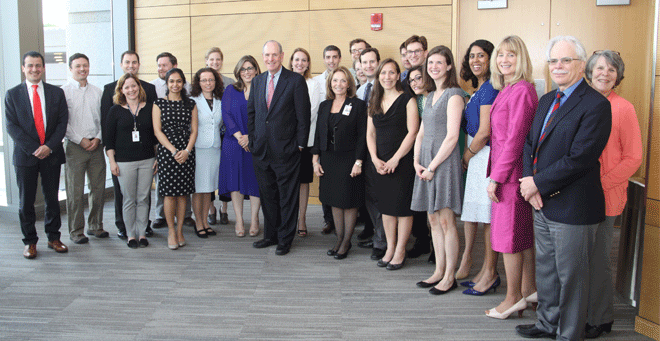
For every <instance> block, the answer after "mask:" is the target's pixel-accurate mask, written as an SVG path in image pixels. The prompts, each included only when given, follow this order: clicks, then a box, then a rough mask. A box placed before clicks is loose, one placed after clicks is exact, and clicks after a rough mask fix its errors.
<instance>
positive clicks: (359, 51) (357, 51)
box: [351, 49, 364, 54]
mask: <svg viewBox="0 0 660 341" xmlns="http://www.w3.org/2000/svg"><path fill="white" fill-rule="evenodd" d="M362 51H364V49H359V50H357V49H352V50H351V54H358V53H362Z"/></svg>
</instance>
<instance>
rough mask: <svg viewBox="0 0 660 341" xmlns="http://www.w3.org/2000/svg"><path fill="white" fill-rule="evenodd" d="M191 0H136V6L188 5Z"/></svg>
mask: <svg viewBox="0 0 660 341" xmlns="http://www.w3.org/2000/svg"><path fill="white" fill-rule="evenodd" d="M189 3H190V0H135V7H151V6H170V5H188V4H189Z"/></svg>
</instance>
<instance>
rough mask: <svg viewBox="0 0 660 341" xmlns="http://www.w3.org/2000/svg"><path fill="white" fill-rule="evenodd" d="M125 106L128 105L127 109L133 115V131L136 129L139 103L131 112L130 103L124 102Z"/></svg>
mask: <svg viewBox="0 0 660 341" xmlns="http://www.w3.org/2000/svg"><path fill="white" fill-rule="evenodd" d="M126 106H127V107H128V111H130V112H131V116H133V131H137V115H138V111H139V109H140V103H138V105H137V108H135V112H133V109H131V105H130V104H128V103H126Z"/></svg>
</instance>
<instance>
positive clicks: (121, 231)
mask: <svg viewBox="0 0 660 341" xmlns="http://www.w3.org/2000/svg"><path fill="white" fill-rule="evenodd" d="M121 69H122V70H123V71H124V72H125V73H130V74H132V75H137V74H138V72H139V71H140V56H138V54H137V53H135V51H125V52H124V53H122V54H121ZM140 84H141V85H142V88H143V89H144V91H145V92H146V93H147V102H150V103H153V102H154V101H155V100H156V99H158V95H156V87H155V86H154V85H153V84H151V83H149V82H145V81H143V80H141V79H140ZM115 87H117V81H114V82H112V83H109V84H106V85H105V86H104V87H103V95H102V96H101V130H102V134H103V138H105V136H106V131H105V130H106V129H107V125H106V121H107V118H108V112H109V111H110V108H112V106H113V103H112V96H114V94H115ZM112 185H113V186H114V192H115V225H116V226H117V236H118V237H119V238H121V239H126V238H127V236H126V225H124V216H123V212H122V206H123V198H124V197H123V196H122V194H121V188H120V187H119V180H118V179H117V177H116V176H114V175H113V176H112ZM149 222H150V223H151V221H149ZM153 234H154V231H153V230H152V229H151V226H147V231H146V236H147V237H151V236H153Z"/></svg>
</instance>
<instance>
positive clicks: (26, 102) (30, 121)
mask: <svg viewBox="0 0 660 341" xmlns="http://www.w3.org/2000/svg"><path fill="white" fill-rule="evenodd" d="M19 91H20V97H21V101H22V102H23V103H22V107H23V108H25V114H24V115H22V116H23V119H24V120H25V125H26V126H27V127H28V129H29V130H30V133H31V135H33V136H39V133H37V126H36V125H35V124H34V112H33V111H32V104H31V103H30V94H29V93H28V90H27V85H26V83H22V86H21V87H20V90H19ZM45 94H46V91H45V90H44V96H45ZM46 107H48V106H46ZM19 119H20V117H19Z"/></svg>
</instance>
